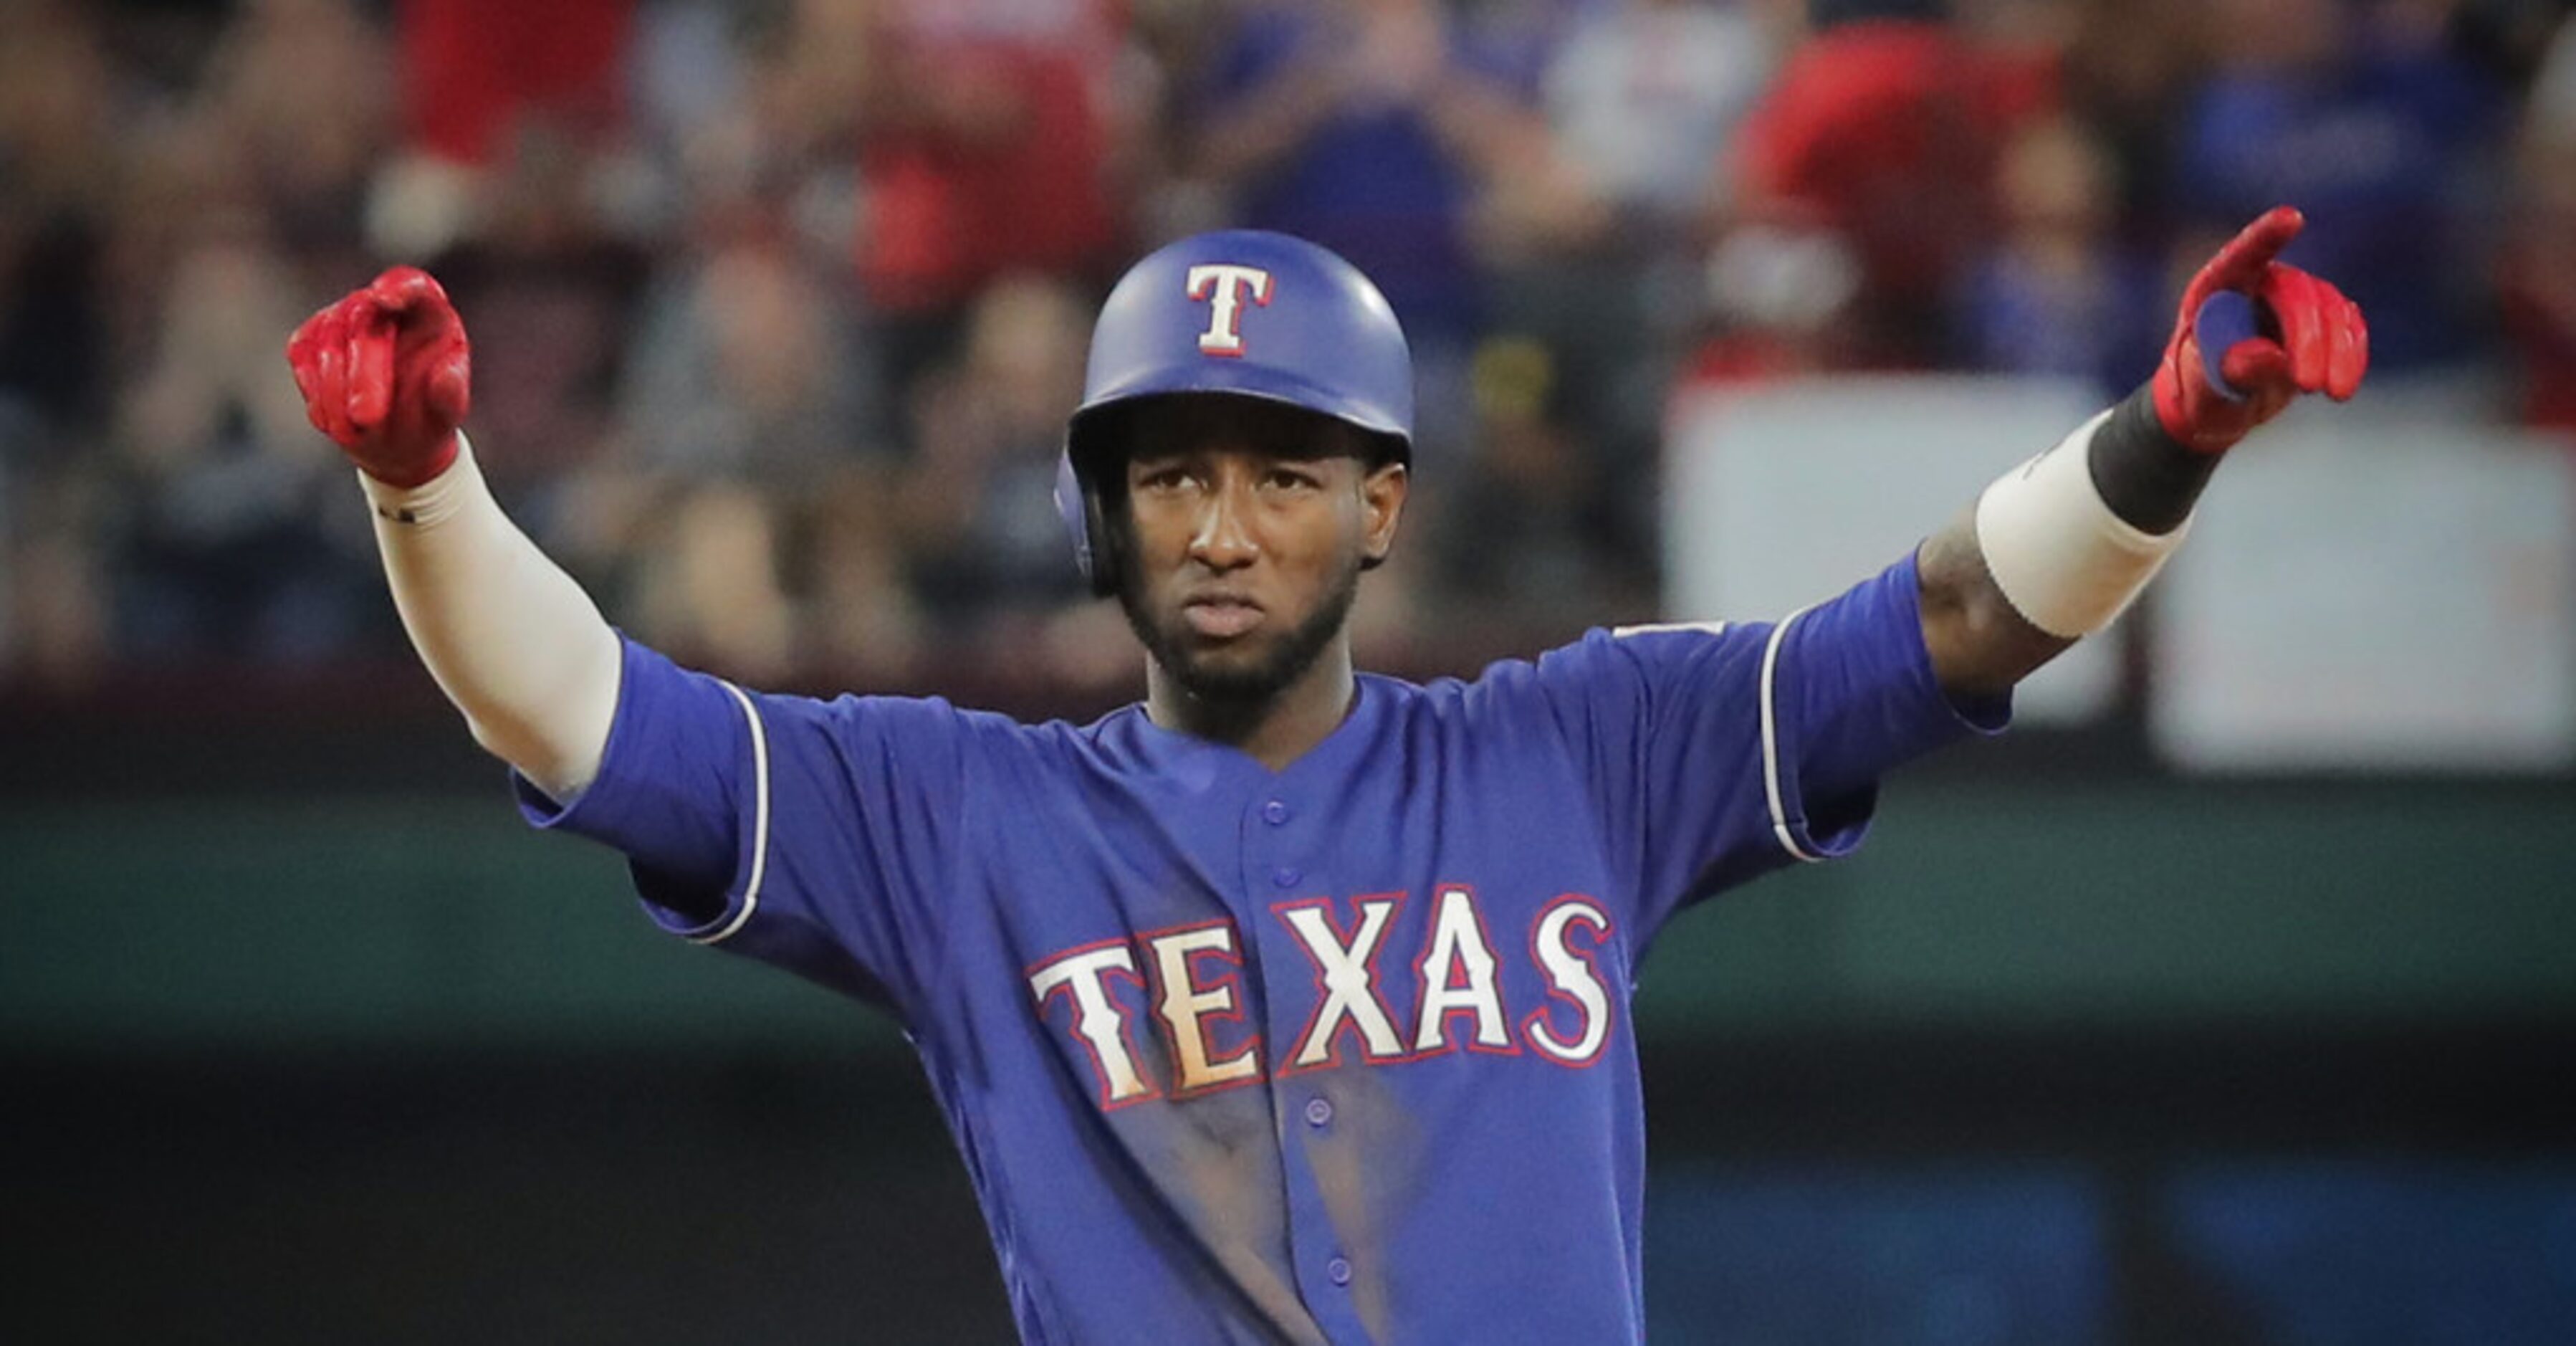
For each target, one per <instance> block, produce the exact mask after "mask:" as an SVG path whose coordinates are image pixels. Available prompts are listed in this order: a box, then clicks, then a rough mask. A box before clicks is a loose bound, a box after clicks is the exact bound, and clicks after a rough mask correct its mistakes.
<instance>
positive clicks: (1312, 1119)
mask: <svg viewBox="0 0 2576 1346" xmlns="http://www.w3.org/2000/svg"><path fill="white" fill-rule="evenodd" d="M1332 1120H1333V1100H1331V1099H1329V1098H1310V1099H1307V1100H1306V1125H1308V1126H1324V1125H1327V1124H1329V1123H1330V1122H1331V1121H1332Z"/></svg>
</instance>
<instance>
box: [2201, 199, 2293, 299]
mask: <svg viewBox="0 0 2576 1346" xmlns="http://www.w3.org/2000/svg"><path fill="white" fill-rule="evenodd" d="M2307 222H2308V219H2307V216H2305V215H2302V214H2300V213H2299V208H2298V207H2296V206H2274V207H2272V208H2271V209H2270V210H2267V211H2265V212H2263V215H2262V217H2261V218H2260V219H2257V220H2255V221H2254V222H2253V223H2252V224H2249V225H2247V226H2245V228H2244V229H2243V230H2241V231H2239V232H2238V233H2237V235H2236V237H2234V238H2232V239H2229V240H2228V241H2227V246H2226V247H2223V248H2220V249H2219V250H2218V256H2217V257H2215V258H2213V259H2211V261H2210V263H2209V269H2208V270H2207V271H2205V272H2203V273H2202V274H2203V276H2205V277H2206V278H2207V280H2208V282H2209V288H2210V289H2212V290H2245V291H2249V292H2250V291H2252V290H2253V289H2254V287H2255V286H2256V285H2258V284H2259V283H2261V281H2262V279H2263V273H2264V271H2265V269H2266V268H2268V267H2270V266H2271V265H2272V259H2273V258H2275V257H2278V256H2280V255H2281V249H2283V248H2286V247H2288V246H2290V240H2291V239H2294V238H2297V237H2298V236H2299V230H2301V229H2302V228H2305V227H2306V226H2307Z"/></svg>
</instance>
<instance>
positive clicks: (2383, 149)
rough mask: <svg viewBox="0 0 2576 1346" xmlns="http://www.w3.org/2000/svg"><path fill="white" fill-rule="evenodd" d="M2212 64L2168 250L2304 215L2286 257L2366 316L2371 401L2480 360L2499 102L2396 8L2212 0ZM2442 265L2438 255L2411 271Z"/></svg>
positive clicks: (2391, 1)
mask: <svg viewBox="0 0 2576 1346" xmlns="http://www.w3.org/2000/svg"><path fill="white" fill-rule="evenodd" d="M2209 22H2210V25H2211V28H2210V32H2209V35H2208V36H2209V41H2210V44H2211V50H2212V51H2213V52H2214V53H2215V56H2216V61H2217V66H2216V69H2215V72H2214V73H2213V74H2212V76H2211V77H2210V79H2209V80H2208V82H2207V83H2206V84H2205V85H2203V86H2202V87H2201V89H2200V91H2199V93H2198V94H2197V96H2196V97H2194V98H2193V99H2192V101H2191V104H2190V106H2189V108H2188V109H2187V110H2186V112H2185V115H2184V119H2183V124H2182V138H2181V150H2180V152H2179V155H2178V157H2177V160H2176V162H2175V164H2174V166H2173V167H2174V173H2175V182H2174V195H2175V198H2176V200H2177V201H2179V202H2180V203H2182V205H2183V206H2184V207H2185V208H2186V210H2187V211H2188V212H2189V223H2190V224H2191V225H2192V226H2193V227H2194V231H2195V232H2194V233H2193V234H2191V235H2190V236H2187V237H2185V238H2183V239H2181V240H2179V241H2178V243H2177V249H2178V251H2177V254H2176V255H2177V256H2184V257H2197V256H2199V255H2201V254H2202V253H2203V252H2205V250H2206V248H2207V246H2208V245H2209V244H2210V243H2211V242H2213V241H2214V239H2215V238H2216V237H2218V236H2221V235H2223V234H2226V233H2232V232H2233V231H2234V230H2235V229H2236V228H2237V227H2238V226H2239V225H2241V224H2242V223H2243V222H2244V221H2246V220H2249V219H2252V218H2253V217H2254V216H2255V215H2257V214H2259V213H2261V212H2262V211H2263V210H2265V209H2268V208H2270V207H2271V206H2273V205H2277V204H2280V203H2282V202H2288V203H2290V204H2293V205H2296V206H2298V207H2300V208H2301V209H2303V210H2305V211H2306V212H2307V215H2308V228H2307V231H2306V232H2305V233H2304V234H2302V235H2301V236H2300V238H2299V240H2298V242H2297V243H2295V244H2294V245H2292V247H2291V250H2290V253H2289V255H2288V257H2287V258H2286V260H2288V261H2290V262H2293V263H2295V264H2297V265H2299V266H2302V267H2306V268H2307V269H2309V270H2311V271H2314V272H2316V273H2318V274H2320V275H2327V276H2333V277H2335V278H2336V281H2337V283H2338V284H2340V285H2342V286H2343V288H2344V290H2345V292H2346V293H2348V294H2350V295H2351V296H2352V298H2353V299H2354V300H2355V301H2356V302H2358V303H2359V304H2360V305H2361V307H2362V309H2363V311H2364V312H2367V313H2368V314H2369V315H2370V348H2371V349H2370V356H2371V377H2372V383H2373V385H2374V388H2375V389H2376V390H2377V392H2378V393H2379V395H2380V396H2381V397H2382V398H2383V400H2384V399H2385V398H2387V397H2390V396H2393V395H2397V394H2398V393H2399V392H2400V389H2399V387H2398V386H2397V385H2398V382H2399V381H2402V380H2405V379H2406V377H2407V376H2409V375H2415V374H2426V373H2433V372H2437V371H2438V372H2455V371H2457V370H2459V369H2460V368H2461V367H2462V366H2463V365H2465V364H2466V363H2467V362H2468V361H2470V360H2471V359H2472V358H2473V357H2475V356H2477V355H2478V354H2479V346H2480V334H2479V333H2480V327H2481V325H2482V324H2481V319H2482V317H2483V314H2484V310H2485V308H2486V304H2487V297H2486V295H2485V294H2484V293H2483V291H2484V287H2485V285H2486V283H2487V275H2486V269H2485V268H2483V267H2481V266H2476V265H2457V264H2456V263H2459V262H2463V261H2468V260H2470V259H2473V258H2476V257H2478V256H2479V255H2481V253H2482V251H2483V249H2484V247H2485V246H2486V238H2485V236H2484V232H2485V231H2484V226H2485V224H2486V222H2487V220H2488V219H2490V218H2491V213H2492V201H2493V199H2494V194H2495V173H2496V169H2497V159H2498V154H2499V151H2500V149H2501V138H2502V135H2503V132H2504V130H2505V123H2504V122H2503V120H2502V114H2503V113H2504V112H2505V110H2506V105H2505V103H2504V102H2503V100H2502V98H2501V97H2500V95H2501V92H2502V91H2501V90H2499V89H2497V88H2495V87H2494V86H2493V85H2492V84H2491V83H2489V82H2488V79H2487V77H2486V76H2485V74H2484V72H2482V71H2480V70H2479V69H2478V68H2476V67H2474V66H2472V65H2470V64H2469V63H2467V62H2465V61H2463V60H2461V59H2459V58H2458V57H2457V56H2455V55H2453V54H2452V53H2451V52H2450V51H2449V50H2448V49H2446V48H2445V47H2444V46H2443V44H2442V43H2443V36H2442V32H2441V29H2440V27H2439V25H2438V24H2436V23H2432V22H2427V21H2426V15H2425V13H2424V12H2423V11H2422V9H2421V7H2420V6H2417V5H2414V4H2412V3H2411V0H2373V2H2372V3H2368V4H2361V5H2345V4H2342V3H2340V2H2339V0H2212V3H2211V9H2210V12H2209ZM2428 262H2431V263H2443V264H2440V265H2427V263H2428Z"/></svg>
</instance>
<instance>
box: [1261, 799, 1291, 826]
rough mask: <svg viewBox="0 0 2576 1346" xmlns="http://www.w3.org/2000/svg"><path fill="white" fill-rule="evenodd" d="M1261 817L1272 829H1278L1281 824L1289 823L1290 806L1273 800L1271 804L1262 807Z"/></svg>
mask: <svg viewBox="0 0 2576 1346" xmlns="http://www.w3.org/2000/svg"><path fill="white" fill-rule="evenodd" d="M1261 816H1262V818H1263V819H1264V820H1266V821H1267V822H1268V823H1269V824H1270V825H1271V826H1272V827H1277V826H1278V825H1279V824H1281V823H1284V822H1286V821H1288V806H1287V804H1285V803H1283V802H1281V801H1279V800H1276V799H1274V800H1271V801H1270V802H1269V803H1267V804H1264V805H1262V806H1261Z"/></svg>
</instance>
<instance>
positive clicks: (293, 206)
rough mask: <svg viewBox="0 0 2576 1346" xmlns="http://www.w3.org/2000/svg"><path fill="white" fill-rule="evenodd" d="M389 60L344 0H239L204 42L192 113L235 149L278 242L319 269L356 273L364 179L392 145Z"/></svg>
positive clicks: (204, 130)
mask: <svg viewBox="0 0 2576 1346" xmlns="http://www.w3.org/2000/svg"><path fill="white" fill-rule="evenodd" d="M392 88H393V64H392V56H391V52H390V51H389V49H388V47H387V44H386V42H385V40H384V38H383V37H382V35H381V34H379V33H378V32H377V31H376V30H375V29H374V28H373V27H372V26H370V25H369V24H368V23H367V21H366V20H365V19H363V18H362V17H360V15H359V14H358V12H357V10H356V8H355V6H354V5H353V4H351V3H350V0H250V2H249V3H246V4H244V5H242V6H241V7H240V8H239V10H238V11H237V12H236V14H235V15H234V17H233V21H232V23H231V24H230V25H229V26H228V27H227V28H226V29H225V30H224V34H223V38H222V40H221V41H220V42H219V43H218V44H217V45H216V48H215V51H214V54H213V57H212V59H211V60H210V61H209V63H208V68H207V71H206V73H205V77H204V87H203V90H202V92H201V94H200V96H199V98H198V100H197V102H198V104H199V108H198V110H197V111H196V112H195V113H194V117H195V119H196V120H197V121H198V122H199V123H200V133H201V134H203V135H205V136H206V137H207V138H208V139H209V140H210V141H212V142H214V144H215V145H216V146H219V147H220V149H218V150H217V151H216V152H220V153H224V154H228V155H234V156H238V158H239V160H240V163H241V171H243V172H244V173H246V174H248V175H249V177H250V178H251V180H252V183H253V185H254V190H255V191H256V192H257V194H258V196H259V197H260V199H261V200H262V201H264V202H265V203H266V206H267V210H268V214H269V218H270V221H271V227H272V228H273V229H274V230H275V232H276V235H277V238H278V242H279V244H280V246H282V247H283V248H284V249H285V250H286V251H288V252H289V253H290V254H293V255H295V256H297V257H300V258H303V259H306V260H309V261H313V262H317V263H321V264H323V265H324V266H326V267H327V268H328V270H329V271H330V273H331V274H330V275H329V276H328V278H327V283H326V286H324V287H323V288H327V284H329V283H338V282H340V281H342V280H345V279H346V278H347V275H348V273H351V272H355V271H358V270H361V269H362V268H363V267H364V264H365V259H364V257H363V255H362V253H361V251H360V242H361V240H360V226H361V223H362V221H363V218H364V208H365V199H366V192H367V186H368V183H369V181H370V180H371V178H372V176H373V174H374V172H375V170H376V168H377V166H378V165H379V164H380V163H381V162H382V159H383V157H384V155H385V153H386V151H387V150H388V149H389V148H391V146H392V143H393V141H392V134H393V129H394V125H393V116H394V110H395V109H394V103H393V98H392Z"/></svg>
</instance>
